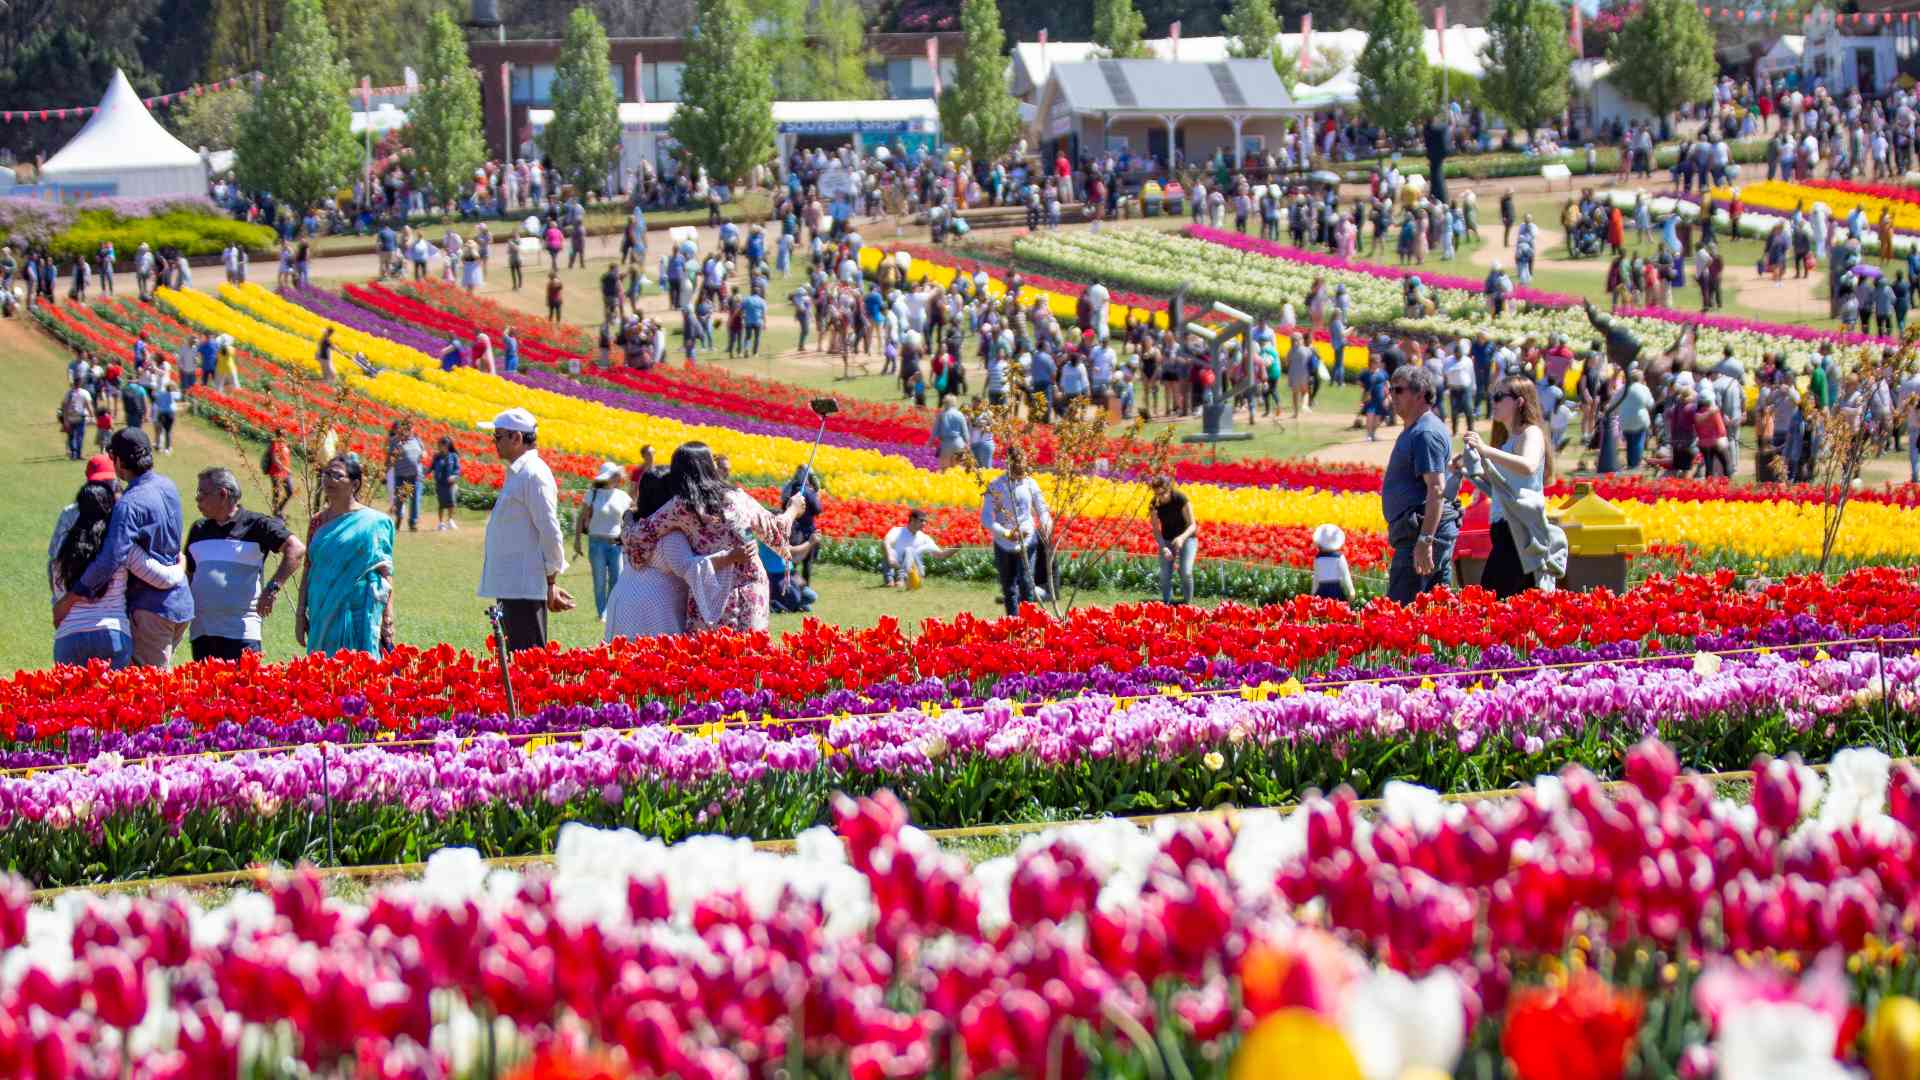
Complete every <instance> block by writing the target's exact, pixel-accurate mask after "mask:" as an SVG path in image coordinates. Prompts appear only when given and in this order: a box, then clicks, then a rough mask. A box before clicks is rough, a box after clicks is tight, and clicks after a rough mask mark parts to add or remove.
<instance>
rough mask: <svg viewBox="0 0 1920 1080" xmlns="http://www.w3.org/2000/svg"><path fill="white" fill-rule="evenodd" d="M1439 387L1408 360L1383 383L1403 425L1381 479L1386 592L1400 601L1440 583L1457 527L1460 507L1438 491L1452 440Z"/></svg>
mask: <svg viewBox="0 0 1920 1080" xmlns="http://www.w3.org/2000/svg"><path fill="white" fill-rule="evenodd" d="M1439 390H1440V388H1439V386H1438V384H1437V383H1436V382H1435V381H1434V379H1433V376H1432V374H1431V373H1429V372H1428V371H1427V370H1426V369H1424V368H1422V367H1420V366H1419V365H1417V364H1409V365H1406V366H1404V367H1402V368H1400V369H1399V370H1397V371H1395V372H1394V373H1393V377H1392V378H1391V379H1390V380H1388V383H1387V395H1388V404H1389V405H1391V406H1392V409H1393V413H1394V415H1395V416H1397V417H1399V418H1400V422H1401V423H1402V424H1403V425H1404V427H1403V428H1402V430H1401V432H1400V437H1399V438H1398V439H1396V440H1394V444H1393V454H1392V456H1391V457H1389V458H1388V459H1387V470H1386V472H1385V474H1383V476H1382V477H1381V481H1380V508H1381V510H1382V512H1383V513H1384V514H1385V516H1386V519H1387V542H1388V544H1390V545H1391V546H1392V548H1393V563H1392V565H1391V567H1390V568H1389V570H1388V572H1387V596H1388V597H1389V598H1390V599H1392V600H1394V601H1396V602H1398V603H1402V604H1405V603H1409V602H1411V601H1412V600H1413V598H1414V597H1416V596H1418V595H1420V594H1421V593H1423V592H1426V591H1427V590H1428V589H1431V588H1434V587H1435V586H1438V585H1440V584H1441V583H1443V582H1444V581H1445V580H1446V578H1447V570H1448V566H1449V564H1450V563H1451V562H1452V561H1453V542H1454V540H1455V538H1456V537H1457V536H1458V535H1459V532H1460V512H1459V507H1458V506H1457V505H1449V504H1448V501H1447V499H1446V498H1445V497H1444V496H1443V494H1442V488H1443V487H1444V483H1445V480H1446V471H1447V461H1448V459H1449V458H1450V457H1451V456H1452V452H1453V440H1452V439H1451V438H1450V437H1449V436H1448V435H1447V427H1446V425H1445V424H1443V423H1441V421H1440V418H1439V416H1438V415H1436V414H1435V413H1434V410H1433V406H1434V402H1435V400H1436V398H1437V397H1438V395H1439Z"/></svg>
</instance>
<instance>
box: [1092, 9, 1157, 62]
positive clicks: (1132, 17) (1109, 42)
mask: <svg viewBox="0 0 1920 1080" xmlns="http://www.w3.org/2000/svg"><path fill="white" fill-rule="evenodd" d="M1146 32H1147V20H1146V18H1145V17H1144V16H1142V15H1141V14H1140V12H1138V11H1137V10H1135V9H1134V6H1133V0H1093V43H1094V44H1095V45H1098V46H1099V47H1100V50H1101V52H1102V53H1103V54H1104V55H1106V56H1110V57H1112V58H1113V59H1115V60H1140V59H1145V58H1146V57H1148V56H1150V55H1152V54H1151V53H1149V52H1148V51H1147V46H1146V43H1145V42H1143V41H1141V40H1140V37H1141V35H1143V34H1145V33H1146Z"/></svg>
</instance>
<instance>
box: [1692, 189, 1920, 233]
mask: <svg viewBox="0 0 1920 1080" xmlns="http://www.w3.org/2000/svg"><path fill="white" fill-rule="evenodd" d="M1913 194H1914V193H1913V192H1910V191H1906V190H1904V189H1901V188H1892V189H1890V190H1888V189H1881V190H1875V188H1874V186H1873V185H1858V184H1846V185H1840V184H1832V183H1813V184H1805V183H1800V182H1797V181H1790V180H1759V181H1755V182H1754V183H1751V184H1742V185H1741V186H1740V188H1739V195H1740V201H1741V203H1743V204H1744V205H1746V206H1750V207H1753V208H1754V209H1757V210H1764V211H1769V212H1771V213H1773V214H1774V215H1776V216H1779V217H1786V216H1788V215H1791V214H1792V213H1793V212H1794V210H1796V209H1800V210H1803V211H1804V212H1809V213H1810V212H1811V211H1812V209H1813V204H1815V203H1825V204H1826V205H1827V206H1828V207H1829V208H1831V210H1832V212H1833V217H1834V219H1835V220H1840V219H1844V218H1845V217H1846V216H1847V215H1849V214H1851V213H1853V211H1854V208H1855V207H1858V208H1859V209H1860V210H1861V211H1863V212H1864V213H1865V214H1866V216H1867V228H1868V232H1869V235H1871V234H1872V231H1873V230H1874V229H1876V228H1877V227H1878V226H1879V224H1880V213H1881V211H1883V210H1884V211H1886V212H1887V213H1888V214H1889V215H1890V216H1891V217H1892V219H1893V226H1894V228H1896V229H1899V230H1901V231H1903V232H1907V233H1914V232H1920V204H1917V203H1916V202H1915V201H1914V198H1913ZM1733 195H1734V191H1733V189H1731V188H1725V187H1719V188H1714V189H1713V194H1712V197H1713V198H1714V200H1715V201H1721V200H1731V199H1732V198H1733Z"/></svg>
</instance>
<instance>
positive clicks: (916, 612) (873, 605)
mask: <svg viewBox="0 0 1920 1080" xmlns="http://www.w3.org/2000/svg"><path fill="white" fill-rule="evenodd" d="M0 348H3V349H4V351H5V355H7V356H8V357H10V358H11V363H12V371H11V376H12V381H13V384H14V390H13V392H12V393H10V394H8V395H6V398H5V401H4V402H3V403H0V417H3V418H4V419H5V421H6V422H7V424H8V426H9V427H10V428H11V429H12V430H14V431H16V432H18V433H19V437H18V438H17V439H16V442H15V449H14V451H13V452H12V459H11V465H12V468H11V469H10V480H11V482H10V483H7V484H5V485H0V603H5V604H6V605H7V606H8V607H9V609H10V610H13V611H15V612H19V613H24V617H22V618H20V619H16V620H13V621H11V622H8V623H5V624H3V625H0V672H4V671H13V670H15V669H19V668H40V667H45V666H47V665H48V664H49V663H50V662H51V661H52V655H53V645H52V641H53V629H52V622H51V620H50V618H49V617H48V615H47V612H48V594H47V584H46V574H45V568H46V549H47V542H48V539H49V538H50V537H51V535H52V530H53V523H54V519H55V518H57V517H58V516H59V513H60V509H61V507H63V506H65V505H66V504H67V503H68V502H70V501H72V498H73V493H74V491H75V490H76V489H78V488H79V486H80V483H81V476H80V466H79V465H77V464H75V463H73V462H69V461H68V460H67V459H66V454H65V448H64V445H63V441H62V437H61V435H60V432H59V430H58V428H56V427H55V426H54V424H53V412H54V409H55V407H56V406H57V405H58V403H59V400H60V395H61V392H62V390H63V388H64V382H63V379H64V368H65V365H66V361H67V357H66V354H65V353H64V352H63V351H62V350H61V349H60V347H59V346H58V345H57V344H56V343H55V342H54V341H53V340H52V339H51V338H49V337H47V336H46V335H44V334H42V333H41V332H40V331H39V330H38V329H37V328H35V327H34V326H33V324H31V323H30V322H28V321H26V320H12V321H7V322H0ZM175 446H176V450H175V453H174V454H172V455H171V456H162V457H161V458H160V464H159V468H160V471H161V472H162V473H163V474H165V475H166V476H168V477H169V478H171V479H172V480H173V481H174V483H175V484H176V485H177V486H178V487H179V488H180V489H181V490H182V491H183V492H185V493H187V497H188V499H189V501H188V502H187V503H186V504H185V506H184V509H185V511H186V513H187V515H188V517H189V519H191V518H192V517H193V516H194V510H193V506H192V504H191V501H190V499H191V493H192V491H193V488H194V477H195V475H196V474H197V473H198V472H199V470H201V469H203V468H206V467H208V466H211V465H225V466H227V467H228V468H231V469H233V470H234V472H235V473H236V474H237V475H239V477H240V479H241V482H242V484H243V485H244V487H245V489H246V504H247V505H249V506H253V507H256V508H258V507H260V506H263V505H266V504H267V501H268V497H267V487H266V483H265V481H264V478H263V477H261V475H260V473H259V471H258V463H259V459H260V448H259V447H258V446H257V445H255V444H251V443H236V442H234V441H233V439H232V437H231V436H229V435H227V434H226V433H224V432H222V431H219V430H218V429H216V428H214V427H212V426H211V425H208V424H205V423H203V422H201V421H199V420H197V419H193V418H189V417H186V416H183V417H182V418H181V422H180V424H179V425H178V427H177V428H176V429H175ZM302 498H304V492H303V493H302V497H301V498H296V499H295V503H294V506H293V507H290V508H289V513H290V515H292V518H291V520H290V524H291V525H292V526H293V528H294V530H295V532H296V533H298V534H301V535H304V533H305V530H306V521H305V518H304V515H302V514H300V513H298V510H297V508H298V507H299V506H301V505H303V503H302ZM425 501H426V503H427V509H426V517H427V518H428V519H429V520H428V522H427V524H426V525H425V526H423V529H422V531H421V532H418V533H410V532H406V531H404V530H403V531H402V532H401V534H400V538H399V544H398V552H397V556H396V561H397V563H398V571H397V574H396V576H395V598H396V603H395V609H396V613H397V615H398V636H399V639H400V640H401V641H402V642H405V643H408V644H413V645H431V644H434V643H438V642H448V643H451V644H453V645H456V646H459V647H461V648H466V649H474V650H477V649H480V648H483V647H484V644H485V640H486V635H487V632H488V629H487V621H486V619H485V617H484V615H483V612H484V611H485V609H486V607H487V604H488V602H487V601H483V600H481V599H479V598H478V597H476V596H474V587H475V585H476V584H477V583H478V580H479V569H480V555H481V544H482V537H483V534H484V530H485V527H486V515H485V514H484V513H481V512H477V511H468V510H463V511H461V513H460V519H459V520H460V529H459V531H457V532H450V533H437V532H433V531H431V520H430V519H431V517H432V509H431V505H432V500H431V499H428V500H425ZM561 582H562V584H563V585H564V586H565V587H566V588H567V589H568V590H569V591H571V592H572V593H573V595H574V597H575V598H576V599H578V600H579V601H580V607H579V608H576V609H575V610H574V611H571V612H568V613H565V614H561V615H555V616H553V618H552V622H551V624H550V628H551V632H552V634H553V636H554V638H555V640H557V641H559V642H560V643H562V644H565V645H589V644H592V643H595V642H598V641H599V640H600V636H601V626H600V622H599V620H598V618H597V617H596V616H595V614H594V611H593V583H592V577H591V575H590V573H589V571H588V569H587V565H586V562H585V561H584V560H580V561H577V562H576V563H574V564H573V565H572V566H570V567H569V568H568V569H567V572H566V573H565V574H564V575H562V578H561ZM814 586H815V588H816V589H818V590H819V591H820V593H821V600H820V603H819V604H818V605H816V607H815V609H814V612H813V617H815V618H818V619H820V620H822V621H825V622H829V623H834V624H838V625H846V626H866V625H871V624H873V623H874V622H876V621H878V620H879V619H881V618H882V617H887V616H892V617H894V618H897V619H899V620H900V621H901V622H902V624H903V625H905V626H908V627H918V626H919V625H920V623H921V622H922V621H923V620H925V619H929V618H946V617H950V616H952V615H955V614H957V613H959V612H963V611H964V612H971V613H973V614H976V615H981V616H992V615H995V614H997V613H998V612H999V594H998V592H997V590H996V589H995V587H994V586H993V585H992V584H991V583H979V584H974V583H968V582H956V581H951V580H947V579H943V578H937V577H936V578H929V579H927V582H926V585H925V587H924V588H922V589H920V590H919V591H916V592H906V591H902V590H896V589H885V588H882V587H880V585H879V583H878V580H877V579H876V578H874V577H872V576H870V575H868V574H865V573H861V572H858V571H855V570H851V569H847V568H843V567H838V566H830V565H824V564H822V565H818V566H816V568H815V570H814ZM1139 599H1144V597H1139V596H1131V595H1121V594H1107V593H1082V594H1081V596H1080V598H1079V602H1080V603H1085V604H1105V603H1115V602H1119V601H1123V600H1139ZM292 601H293V593H292V590H291V589H290V590H289V594H288V597H287V599H286V601H285V602H283V604H282V605H281V607H280V608H279V609H277V610H276V611H275V612H274V614H273V615H272V617H270V618H269V619H268V620H267V624H266V626H267V630H266V640H265V644H266V654H267V657H268V659H286V658H288V657H291V656H293V655H295V654H296V651H297V650H296V647H295V645H294V643H293V620H292V610H293V608H292ZM800 620H801V617H800V616H795V615H784V616H775V617H774V624H773V629H774V631H775V632H776V633H779V632H783V631H786V630H791V629H797V628H798V626H799V624H800Z"/></svg>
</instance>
